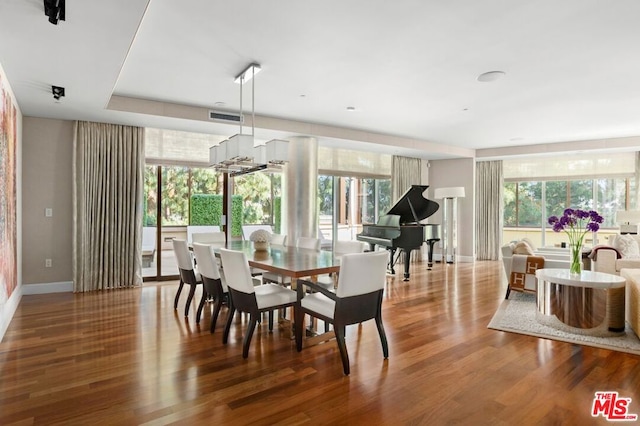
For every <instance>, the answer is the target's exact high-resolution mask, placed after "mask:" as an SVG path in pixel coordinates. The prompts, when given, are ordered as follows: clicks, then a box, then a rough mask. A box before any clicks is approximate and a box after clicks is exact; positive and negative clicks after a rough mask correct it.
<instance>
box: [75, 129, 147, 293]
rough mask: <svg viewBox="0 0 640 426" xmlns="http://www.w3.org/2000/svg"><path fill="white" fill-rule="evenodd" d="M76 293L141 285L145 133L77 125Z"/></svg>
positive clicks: (137, 130)
mask: <svg viewBox="0 0 640 426" xmlns="http://www.w3.org/2000/svg"><path fill="white" fill-rule="evenodd" d="M74 133H75V134H74V151H73V286H74V292H87V291H94V290H108V289H117V288H128V287H134V286H138V285H141V284H142V269H141V267H142V253H141V245H142V215H143V207H142V200H143V189H144V187H143V172H144V129H143V128H140V127H131V126H121V125H115V124H105V123H90V122H82V121H80V122H76V124H75V132H74Z"/></svg>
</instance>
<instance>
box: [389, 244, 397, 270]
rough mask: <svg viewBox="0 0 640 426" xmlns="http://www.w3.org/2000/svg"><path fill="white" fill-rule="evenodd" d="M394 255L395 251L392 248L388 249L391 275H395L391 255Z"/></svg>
mask: <svg viewBox="0 0 640 426" xmlns="http://www.w3.org/2000/svg"><path fill="white" fill-rule="evenodd" d="M395 253H396V249H394V248H389V270H390V271H391V275H395V274H396V270H395V269H394V268H393V263H394V262H393V260H394V259H393V257H394V256H393V255H394V254H395Z"/></svg>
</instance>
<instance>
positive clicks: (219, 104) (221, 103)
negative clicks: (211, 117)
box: [213, 102, 227, 107]
mask: <svg viewBox="0 0 640 426" xmlns="http://www.w3.org/2000/svg"><path fill="white" fill-rule="evenodd" d="M226 104H227V103H226V102H216V103H215V104H213V106H217V107H223V106H225V105H226Z"/></svg>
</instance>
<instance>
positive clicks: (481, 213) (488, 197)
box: [475, 161, 504, 260]
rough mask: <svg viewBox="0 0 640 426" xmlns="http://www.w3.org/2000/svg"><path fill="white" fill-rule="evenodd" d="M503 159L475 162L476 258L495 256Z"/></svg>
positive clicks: (494, 257) (499, 226) (498, 244)
mask: <svg viewBox="0 0 640 426" xmlns="http://www.w3.org/2000/svg"><path fill="white" fill-rule="evenodd" d="M503 186H504V185H503V177H502V161H480V162H478V163H477V164H476V230H475V232H476V236H477V238H476V258H477V259H478V260H498V259H499V258H500V244H501V239H502V238H501V237H502V225H503V219H502V192H503Z"/></svg>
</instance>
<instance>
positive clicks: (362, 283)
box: [295, 252, 389, 375]
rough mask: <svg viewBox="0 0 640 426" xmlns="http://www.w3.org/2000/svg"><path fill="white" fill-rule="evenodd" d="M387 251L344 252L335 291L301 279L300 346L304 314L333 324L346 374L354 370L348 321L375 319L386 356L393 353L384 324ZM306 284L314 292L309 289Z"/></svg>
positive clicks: (297, 312)
mask: <svg viewBox="0 0 640 426" xmlns="http://www.w3.org/2000/svg"><path fill="white" fill-rule="evenodd" d="M386 271H387V253H386V252H370V253H350V254H345V255H343V256H342V260H341V262H340V275H339V276H338V288H337V289H336V292H335V293H333V292H331V291H329V290H327V289H326V288H325V287H323V286H320V285H317V284H316V283H314V282H311V281H306V280H298V282H297V289H296V290H297V293H298V300H299V305H298V306H297V307H296V309H295V334H296V348H297V350H298V352H300V351H301V350H302V343H303V341H302V338H303V334H302V333H303V330H304V315H305V314H308V315H310V316H312V317H315V318H319V319H321V320H323V321H325V322H328V323H331V324H333V329H334V332H335V335H336V341H337V343H338V348H339V349H340V357H341V358H342V367H343V371H344V374H346V375H348V374H349V373H350V367H349V355H348V353H347V346H346V343H345V329H346V326H347V325H350V324H357V323H361V322H363V321H367V320H370V319H375V321H376V326H377V328H378V334H379V335H380V342H381V343H382V353H383V355H384V358H385V359H387V358H388V357H389V347H388V344H387V337H386V334H385V331H384V326H383V324H382V295H383V292H384V285H385V283H386ZM304 287H309V288H311V289H312V290H313V291H314V292H313V293H307V292H306V291H305V288H304Z"/></svg>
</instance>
